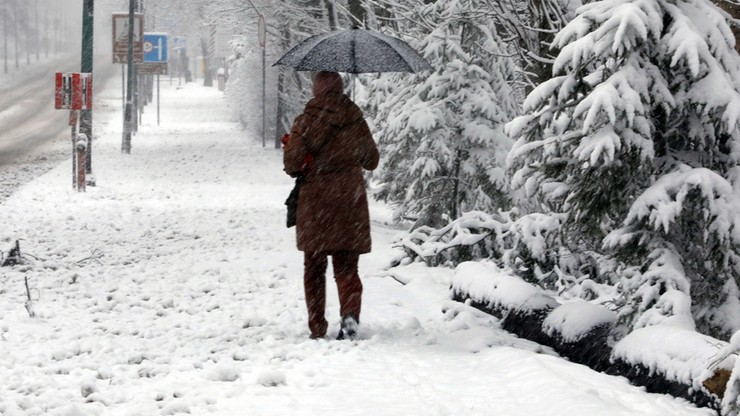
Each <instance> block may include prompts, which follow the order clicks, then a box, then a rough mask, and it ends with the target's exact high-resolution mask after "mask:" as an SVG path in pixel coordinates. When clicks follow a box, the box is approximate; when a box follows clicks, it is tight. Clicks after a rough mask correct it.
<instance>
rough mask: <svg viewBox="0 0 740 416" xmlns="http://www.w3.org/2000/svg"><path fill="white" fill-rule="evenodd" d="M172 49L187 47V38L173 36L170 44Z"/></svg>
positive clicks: (177, 49)
mask: <svg viewBox="0 0 740 416" xmlns="http://www.w3.org/2000/svg"><path fill="white" fill-rule="evenodd" d="M170 47H171V49H172V50H173V51H179V50H180V49H186V48H187V38H186V37H185V36H173V37H172V45H170Z"/></svg>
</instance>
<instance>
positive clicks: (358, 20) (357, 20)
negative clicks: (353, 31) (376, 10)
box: [349, 0, 366, 27]
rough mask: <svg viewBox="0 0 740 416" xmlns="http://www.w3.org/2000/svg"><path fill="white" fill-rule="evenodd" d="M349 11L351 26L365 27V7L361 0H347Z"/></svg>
mask: <svg viewBox="0 0 740 416" xmlns="http://www.w3.org/2000/svg"><path fill="white" fill-rule="evenodd" d="M349 12H350V14H351V15H352V27H365V24H366V22H365V8H364V7H363V6H362V1H361V0H349Z"/></svg>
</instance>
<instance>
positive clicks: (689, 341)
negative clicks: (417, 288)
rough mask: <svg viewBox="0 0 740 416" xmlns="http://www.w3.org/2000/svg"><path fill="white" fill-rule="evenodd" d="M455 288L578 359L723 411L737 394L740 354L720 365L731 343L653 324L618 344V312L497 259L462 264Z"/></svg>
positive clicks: (460, 297)
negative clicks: (545, 285) (565, 294)
mask: <svg viewBox="0 0 740 416" xmlns="http://www.w3.org/2000/svg"><path fill="white" fill-rule="evenodd" d="M451 292H452V293H451V295H452V298H453V299H454V300H456V301H458V302H464V303H467V304H469V305H471V306H473V307H475V308H476V309H479V310H481V311H484V312H487V313H489V314H491V315H494V316H496V317H498V318H499V319H501V321H502V322H501V326H502V328H503V329H505V330H507V331H509V332H512V333H514V334H516V335H518V336H520V337H522V338H526V339H529V340H532V341H535V342H538V343H540V344H542V345H546V346H549V347H551V348H553V349H554V350H555V351H557V352H558V353H559V354H560V355H562V356H564V357H567V358H568V359H570V360H571V361H573V362H576V363H579V364H584V365H587V366H589V367H590V368H593V369H594V370H597V371H601V372H605V373H607V374H612V375H620V376H624V377H627V378H628V379H629V380H630V381H632V382H633V383H634V384H637V385H641V386H644V387H645V388H646V389H647V390H648V391H651V392H655V393H665V394H671V395H673V396H677V397H683V398H686V399H688V400H690V401H691V402H693V403H695V404H696V405H698V406H703V407H710V408H713V409H715V410H718V411H719V410H720V408H721V406H722V397H723V396H724V394H725V390H726V389H727V390H728V391H730V392H731V393H732V392H734V391H733V390H732V388H733V387H732V386H733V383H730V386H729V387H728V381H729V380H738V379H740V375H738V374H733V370H732V368H733V366H735V355H733V354H729V355H727V356H726V357H724V358H722V359H721V360H720V361H719V362H717V357H718V354H719V352H720V351H721V350H722V349H726V347H727V345H728V343H726V342H723V341H719V340H717V339H714V338H711V337H708V336H705V335H702V334H699V333H698V332H695V331H690V330H687V329H682V328H679V327H668V326H653V327H647V328H641V329H638V330H635V331H633V332H632V333H630V334H628V335H627V336H626V337H624V338H622V339H621V340H620V341H619V342H617V343H616V344H615V345H613V346H612V345H610V342H609V340H610V338H612V335H613V331H614V328H615V325H616V321H617V315H616V313H615V312H613V311H610V310H608V309H606V308H604V307H602V306H599V305H594V304H591V303H588V302H586V301H583V300H574V301H568V303H565V304H562V305H561V304H560V303H559V302H558V301H557V300H555V299H554V298H553V297H552V296H549V295H548V294H547V293H546V292H545V291H544V290H543V289H541V288H539V287H537V286H535V285H532V284H530V283H527V282H525V281H524V280H522V279H520V278H519V277H516V276H513V275H511V274H510V273H507V272H506V271H504V270H501V269H500V268H499V267H498V266H497V265H496V264H495V263H492V262H466V263H461V264H460V265H459V266H458V267H457V269H456V271H455V275H454V277H453V279H452V285H451ZM737 361H738V362H740V360H737ZM735 367H736V368H740V365H737V366H735ZM735 371H738V370H735ZM731 376H732V377H733V378H731ZM725 408H729V407H728V406H727V404H725ZM722 414H723V415H727V416H737V415H738V413H737V412H729V413H728V412H726V411H723V413H722Z"/></svg>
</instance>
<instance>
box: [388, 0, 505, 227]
mask: <svg viewBox="0 0 740 416" xmlns="http://www.w3.org/2000/svg"><path fill="white" fill-rule="evenodd" d="M420 3H421V2H420ZM418 7H419V8H418V9H417V10H418V13H419V16H420V19H418V20H417V21H420V22H426V23H427V26H426V29H425V28H421V31H422V32H424V33H422V34H421V36H422V37H423V41H422V42H421V44H420V47H421V48H422V50H423V54H424V56H425V57H426V58H427V59H428V60H429V61H430V62H431V64H432V66H433V67H434V68H435V71H434V72H433V73H432V74H420V75H413V76H404V77H403V78H397V77H396V78H394V80H393V81H392V83H393V85H394V86H393V87H392V88H388V80H387V79H382V78H381V80H379V81H378V82H379V83H381V84H384V85H381V86H376V87H374V90H375V91H379V90H384V91H385V92H386V94H383V99H384V102H382V103H379V104H378V106H377V108H378V112H377V114H376V118H375V119H376V123H375V124H376V126H377V130H376V131H377V139H378V141H379V144H380V147H381V155H383V159H382V162H381V169H380V170H379V172H380V174H379V175H378V179H379V182H380V183H381V184H382V186H383V191H382V192H380V193H379V197H380V198H382V199H385V200H388V201H391V202H393V203H396V204H398V206H399V210H398V215H399V216H400V217H404V218H414V219H415V220H416V226H420V225H430V226H437V227H438V226H441V225H443V224H446V223H447V222H449V221H450V220H451V219H455V218H457V217H458V216H459V215H460V214H461V213H462V212H463V211H469V210H484V211H494V210H496V209H497V208H501V207H503V206H505V205H506V204H507V190H506V185H505V181H504V169H503V167H504V161H505V157H506V154H507V153H508V150H509V148H510V143H511V141H510V139H508V137H507V136H506V135H505V134H504V132H503V125H504V123H506V122H507V121H509V120H511V118H513V116H514V115H515V114H516V111H517V106H516V102H517V100H516V94H515V92H514V90H513V89H512V88H511V87H510V86H509V85H508V84H507V81H509V80H511V79H512V77H513V64H512V61H511V59H509V58H507V57H505V56H503V55H505V53H503V52H502V50H501V46H500V45H501V41H500V39H499V38H498V36H497V34H496V29H495V22H494V21H493V20H492V19H491V18H490V16H486V14H485V13H481V10H482V9H484V8H485V7H486V2H485V1H483V0H440V1H436V2H434V3H433V4H427V5H423V4H419V6H418Z"/></svg>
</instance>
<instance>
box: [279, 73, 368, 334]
mask: <svg viewBox="0 0 740 416" xmlns="http://www.w3.org/2000/svg"><path fill="white" fill-rule="evenodd" d="M313 95H314V97H313V98H312V99H311V100H310V101H309V102H308V104H306V108H305V109H304V111H303V113H302V114H301V115H299V116H298V117H297V118H296V119H295V121H294V123H293V127H292V128H291V132H290V135H289V136H288V137H286V138H285V140H284V144H285V152H284V154H283V164H284V168H285V172H286V173H287V174H288V175H290V176H292V177H295V176H297V175H303V177H304V181H303V184H302V186H301V189H300V192H299V196H298V208H297V216H296V235H297V243H298V250H301V251H303V252H304V261H303V264H304V275H303V282H304V289H305V294H306V305H307V308H308V327H309V329H310V331H311V338H322V337H324V336H325V335H326V331H327V326H328V323H327V321H326V318H325V305H326V268H327V257H328V256H331V258H332V266H333V268H334V279H335V280H336V284H337V290H338V292H339V304H340V315H341V327H340V330H339V335H338V336H337V339H354V338H355V337H356V335H357V328H358V325H359V322H360V309H361V306H362V282H361V281H360V277H359V275H358V271H357V264H358V261H359V257H360V254H362V253H368V252H370V249H371V241H370V215H369V212H368V204H367V194H366V192H365V181H364V177H363V169H366V170H373V169H375V168H376V167H377V166H378V158H379V156H378V149H377V147H376V146H375V142H374V141H373V137H372V134H371V133H370V129H369V128H368V125H367V123H366V122H365V119H364V115H363V113H362V111H361V110H360V109H359V107H357V105H355V103H354V102H352V100H351V99H350V98H349V97H348V96H347V95H345V94H344V93H343V83H342V78H341V77H340V76H339V74H337V73H336V72H319V73H318V74H316V76H315V78H314V81H313Z"/></svg>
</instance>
